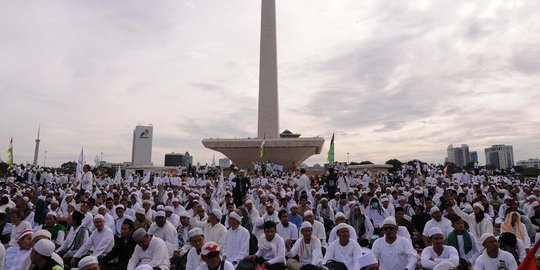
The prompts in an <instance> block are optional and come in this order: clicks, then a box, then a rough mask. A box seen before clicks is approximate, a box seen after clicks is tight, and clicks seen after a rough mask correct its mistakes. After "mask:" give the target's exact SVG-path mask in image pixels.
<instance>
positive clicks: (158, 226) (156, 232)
mask: <svg viewBox="0 0 540 270" xmlns="http://www.w3.org/2000/svg"><path fill="white" fill-rule="evenodd" d="M148 234H149V235H152V236H156V237H159V238H161V240H163V241H165V243H166V244H167V251H168V252H169V257H172V256H173V254H174V251H176V250H178V232H177V231H176V228H174V226H173V225H172V224H171V223H169V222H168V221H167V220H166V219H165V212H163V211H158V212H157V213H156V220H155V222H154V223H152V225H150V228H149V229H148Z"/></svg>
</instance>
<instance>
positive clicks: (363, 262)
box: [358, 253, 379, 270]
mask: <svg viewBox="0 0 540 270" xmlns="http://www.w3.org/2000/svg"><path fill="white" fill-rule="evenodd" d="M358 266H360V270H379V262H378V261H377V258H375V255H373V253H367V254H364V255H362V256H361V257H360V259H359V260H358Z"/></svg>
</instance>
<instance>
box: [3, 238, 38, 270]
mask: <svg viewBox="0 0 540 270" xmlns="http://www.w3.org/2000/svg"><path fill="white" fill-rule="evenodd" d="M32 234H33V232H32V230H24V231H22V232H21V233H20V234H19V235H18V236H17V238H16V242H15V243H16V244H17V246H14V247H11V246H10V247H9V248H8V249H7V250H6V260H5V264H4V267H5V270H15V269H18V268H19V266H21V265H23V263H24V261H25V260H26V258H27V257H28V256H30V250H31V249H32Z"/></svg>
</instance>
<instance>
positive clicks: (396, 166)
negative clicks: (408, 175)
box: [385, 158, 403, 173]
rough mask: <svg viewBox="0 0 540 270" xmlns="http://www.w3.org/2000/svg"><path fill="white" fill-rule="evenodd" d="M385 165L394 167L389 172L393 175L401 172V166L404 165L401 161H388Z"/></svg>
mask: <svg viewBox="0 0 540 270" xmlns="http://www.w3.org/2000/svg"><path fill="white" fill-rule="evenodd" d="M385 164H388V165H392V166H393V167H392V168H391V169H390V170H389V171H390V172H391V173H396V172H397V171H399V170H401V165H403V164H402V163H401V161H399V160H397V159H395V158H394V159H390V160H388V161H386V162H385Z"/></svg>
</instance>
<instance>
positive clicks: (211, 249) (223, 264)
mask: <svg viewBox="0 0 540 270" xmlns="http://www.w3.org/2000/svg"><path fill="white" fill-rule="evenodd" d="M214 210H215V209H214ZM220 254H221V249H220V248H219V246H218V244H217V243H216V242H206V243H205V244H204V245H203V246H202V248H201V258H202V259H203V261H204V263H203V264H201V265H200V266H199V267H198V268H197V270H218V269H221V270H234V269H235V267H234V265H233V264H232V263H231V262H229V261H227V260H223V259H221V257H220Z"/></svg>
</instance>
